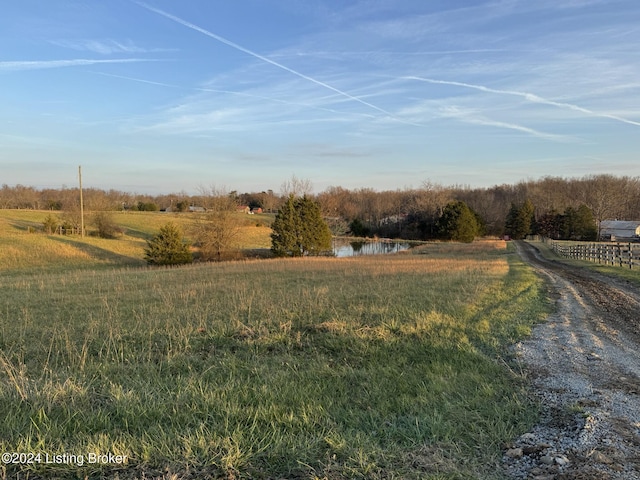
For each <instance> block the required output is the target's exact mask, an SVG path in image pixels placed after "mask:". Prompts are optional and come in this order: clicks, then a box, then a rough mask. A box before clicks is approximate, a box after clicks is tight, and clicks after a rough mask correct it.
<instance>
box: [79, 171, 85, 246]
mask: <svg viewBox="0 0 640 480" xmlns="http://www.w3.org/2000/svg"><path fill="white" fill-rule="evenodd" d="M78 180H79V182H80V236H81V237H84V203H83V201H82V165H78Z"/></svg>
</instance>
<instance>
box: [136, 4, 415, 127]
mask: <svg viewBox="0 0 640 480" xmlns="http://www.w3.org/2000/svg"><path fill="white" fill-rule="evenodd" d="M132 1H134V2H135V3H137V4H138V5H140V6H141V7H143V8H145V9H147V10H149V11H151V12H154V13H157V14H158V15H162V16H163V17H166V18H168V19H169V20H172V21H174V22H176V23H179V24H181V25H184V26H185V27H187V28H190V29H192V30H195V31H197V32H200V33H202V34H204V35H206V36H208V37H210V38H213V39H214V40H217V41H219V42H221V43H224V44H225V45H228V46H230V47H231V48H234V49H236V50H238V51H241V52H243V53H246V54H247V55H250V56H252V57H254V58H257V59H258V60H261V61H263V62H266V63H268V64H270V65H273V66H274V67H277V68H280V69H282V70H285V71H286V72H289V73H291V74H293V75H296V76H297V77H300V78H302V79H304V80H307V81H309V82H312V83H314V84H316V85H318V86H321V87H323V88H326V89H328V90H331V91H333V92H334V93H337V94H339V95H341V96H343V97H345V98H348V99H349V100H352V101H354V102H358V103H360V104H362V105H365V106H367V107H369V108H372V109H374V110H376V111H378V112H380V113H383V114H385V115H387V116H388V117H390V118H392V119H394V120H397V121H398V122H401V123H407V122H405V121H404V120H402V119H399V118H396V117H395V115H394V114H393V113H391V112H389V111H387V110H385V109H383V108H380V107H378V106H377V105H374V104H372V103H369V102H367V101H365V100H362V99H361V98H359V97H356V96H354V95H351V94H349V93H347V92H345V91H343V90H340V89H338V88H336V87H334V86H332V85H329V84H327V83H325V82H322V81H320V80H318V79H316V78H313V77H310V76H309V75H306V74H304V73H301V72H299V71H297V70H294V69H292V68H289V67H287V66H286V65H283V64H281V63H279V62H276V61H274V60H271V59H270V58H267V57H265V56H263V55H260V54H259V53H256V52H254V51H252V50H249V49H248V48H245V47H243V46H241V45H239V44H237V43H235V42H232V41H231V40H228V39H226V38H224V37H222V36H220V35H217V34H215V33H213V32H210V31H209V30H206V29H204V28H202V27H199V26H197V25H195V24H193V23H191V22H188V21H187V20H184V19H182V18H180V17H177V16H175V15H172V14H170V13H168V12H165V11H164V10H160V9H158V8H155V7H152V6H151V5H148V4H146V3H144V2H139V1H136V0H132Z"/></svg>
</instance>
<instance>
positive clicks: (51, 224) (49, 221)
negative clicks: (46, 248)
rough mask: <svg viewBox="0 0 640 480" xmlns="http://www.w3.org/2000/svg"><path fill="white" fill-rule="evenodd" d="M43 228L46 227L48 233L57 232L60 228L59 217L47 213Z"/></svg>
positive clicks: (45, 230) (45, 231)
mask: <svg viewBox="0 0 640 480" xmlns="http://www.w3.org/2000/svg"><path fill="white" fill-rule="evenodd" d="M42 228H43V229H44V233H46V234H48V235H51V234H52V233H55V231H56V229H57V228H58V219H57V218H56V217H54V216H53V215H51V214H49V215H47V216H46V217H45V218H44V221H43V222H42Z"/></svg>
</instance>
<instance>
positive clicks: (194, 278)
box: [0, 211, 549, 480]
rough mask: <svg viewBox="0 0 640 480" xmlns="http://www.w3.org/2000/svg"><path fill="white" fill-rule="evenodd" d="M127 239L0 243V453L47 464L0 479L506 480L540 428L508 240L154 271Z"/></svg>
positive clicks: (5, 467) (526, 285)
mask: <svg viewBox="0 0 640 480" xmlns="http://www.w3.org/2000/svg"><path fill="white" fill-rule="evenodd" d="M1 213H2V212H1V211H0V214H1ZM34 215H35V214H34ZM156 215H158V214H156ZM123 217H124V215H123ZM1 218H4V220H3V221H4V222H5V225H12V224H15V221H14V220H11V219H8V218H7V217H6V216H5V217H1ZM154 218H155V217H154ZM21 221H23V222H24V221H27V220H25V219H23V220H21ZM32 221H36V220H32ZM122 223H124V220H123V221H122ZM127 228H128V229H129V228H130V229H131V230H136V228H137V231H143V230H142V227H134V226H133V225H132V226H130V227H129V226H127ZM256 228H264V227H256ZM154 229H155V225H154V226H153V227H149V229H148V230H146V231H144V233H145V235H148V234H149V233H151V232H152V231H153V230H154ZM4 231H5V232H6V231H7V228H6V226H5V230H4ZM9 231H10V229H9ZM142 236H143V235H140V237H142ZM41 237H43V238H41ZM132 238H136V237H134V235H131V234H129V233H128V234H127V236H126V237H125V239H123V240H111V241H108V242H115V243H106V244H104V246H96V248H101V249H103V250H105V251H107V252H108V255H107V254H106V253H105V254H104V255H105V256H100V255H96V256H93V253H95V252H94V251H92V250H89V251H87V250H85V253H86V254H87V256H88V258H84V259H82V260H78V259H76V254H77V250H80V251H82V248H80V247H78V246H77V245H71V246H69V245H67V244H64V243H60V242H57V243H52V241H51V240H50V241H45V240H47V238H46V237H45V236H41V235H36V234H28V233H26V231H25V232H22V231H19V232H11V233H10V235H9V236H8V237H7V236H6V235H0V242H2V246H1V248H2V249H3V250H4V248H6V247H7V246H13V248H15V249H16V250H14V254H13V255H14V256H15V257H16V258H15V259H13V260H12V262H13V263H11V264H10V268H8V269H4V267H3V270H2V271H1V272H2V273H0V306H1V307H0V452H22V453H27V454H32V455H40V456H39V457H36V458H35V459H34V457H32V458H31V459H32V460H36V461H34V463H30V464H24V463H23V464H17V463H7V462H4V464H0V478H14V477H15V476H16V475H17V474H18V473H21V474H22V475H23V477H24V475H26V474H30V475H34V474H35V475H42V476H44V477H45V478H51V477H54V476H55V477H57V478H85V477H88V478H94V477H95V478H102V477H104V476H106V477H112V478H121V479H131V478H147V479H148V478H165V479H172V480H176V479H182V478H189V479H196V478H227V479H241V478H257V479H267V478H288V479H289V478H297V479H322V478H327V479H352V478H371V479H378V478H379V479H383V478H384V479H418V478H432V479H445V478H447V479H449V478H452V479H453V478H461V479H462V478H478V479H488V478H500V477H501V475H500V470H499V464H500V457H501V447H502V445H503V443H504V442H506V441H508V440H509V439H511V438H513V437H514V436H517V435H518V434H520V433H522V432H524V431H526V429H527V427H528V426H529V425H530V424H531V423H532V422H533V421H534V420H535V418H536V415H537V411H536V409H535V407H534V406H533V405H531V404H530V403H529V402H528V400H527V397H526V393H525V390H524V385H522V383H521V379H520V378H519V376H518V375H517V374H516V373H515V372H513V371H511V370H510V368H509V367H508V362H509V358H508V354H507V353H506V352H507V350H508V346H509V345H511V344H512V343H513V342H515V341H517V340H519V339H521V338H522V337H523V336H525V335H527V334H528V333H529V331H530V327H531V326H532V325H533V324H534V323H535V322H537V321H539V320H540V319H541V318H542V317H543V316H544V315H545V313H546V312H547V311H548V309H549V304H548V302H547V301H546V299H545V296H544V292H543V290H544V289H543V288H542V285H541V283H540V280H539V279H537V278H536V277H535V276H534V275H533V274H532V273H531V272H530V270H529V269H528V268H526V267H525V266H524V265H523V264H522V263H521V262H520V261H519V260H518V258H517V257H516V256H515V254H513V253H512V252H511V251H510V250H507V249H506V246H505V244H504V242H479V243H474V244H471V245H457V244H431V245H425V246H422V247H419V248H417V249H415V250H413V251H412V253H406V254H399V255H393V256H379V257H357V258H344V259H336V258H303V259H292V260H280V259H277V260H260V261H259V260H251V261H249V260H246V261H240V262H229V263H218V264H198V265H190V266H186V267H181V268H169V269H149V268H146V267H143V268H130V267H132V266H135V265H136V264H135V263H133V262H129V261H128V260H123V259H121V258H120V257H117V256H115V255H116V253H115V251H114V250H113V249H112V248H110V247H111V246H112V245H117V244H118V242H122V241H125V242H126V241H133V240H129V239H132ZM70 241H74V242H79V241H80V240H79V239H76V238H71V239H70ZM85 241H91V242H97V241H98V240H97V239H89V240H85ZM22 242H34V243H32V245H37V246H38V248H40V249H41V251H40V252H39V253H38V255H40V259H41V260H38V261H35V260H32V259H29V258H23V257H25V256H28V252H29V249H28V248H25V247H24V246H23V245H22V244H21V243H22ZM37 242H41V243H37ZM92 245H93V244H92ZM52 247H53V248H54V251H50V250H49V249H50V248H52ZM67 248H73V249H74V250H73V252H74V254H69V253H68V251H67V250H66V249H67ZM114 248H115V247H114ZM123 248H124V247H123ZM109 255H113V256H109ZM117 255H121V256H122V257H126V259H133V258H134V255H133V254H131V253H129V254H121V253H119V254H117ZM67 258H72V259H75V260H74V261H73V262H72V263H71V264H70V263H69V262H68V261H67ZM119 259H120V260H122V263H121V265H122V266H126V267H127V268H117V267H114V265H117V264H118V261H119ZM5 260H6V257H5V256H3V262H4V261H5ZM43 261H44V262H49V263H48V264H47V265H43V264H42V263H38V262H43ZM91 262H94V264H95V266H97V267H98V268H89V267H90V265H91ZM3 264H4V263H3ZM77 267H81V268H77ZM107 267H109V268H107ZM91 454H93V455H96V454H100V455H109V454H111V455H112V457H111V458H109V457H107V456H105V457H98V458H99V460H100V461H97V462H95V463H89V460H90V459H94V460H95V457H90V455H91ZM115 455H121V456H122V457H121V458H120V459H118V457H114V456H115ZM124 457H126V459H125V458H124ZM23 459H25V460H27V458H23ZM37 459H39V461H37ZM18 460H19V458H18ZM45 460H48V461H49V463H46V462H45ZM58 460H59V461H58ZM80 460H84V462H83V464H82V465H79V463H80ZM118 460H122V461H118Z"/></svg>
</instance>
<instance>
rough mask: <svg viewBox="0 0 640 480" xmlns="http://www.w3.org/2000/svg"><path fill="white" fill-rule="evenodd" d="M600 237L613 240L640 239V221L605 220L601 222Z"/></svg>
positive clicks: (628, 240) (631, 240)
mask: <svg viewBox="0 0 640 480" xmlns="http://www.w3.org/2000/svg"><path fill="white" fill-rule="evenodd" d="M600 239H601V240H605V241H607V240H610V241H612V242H633V241H635V242H637V241H640V221H628V220H603V221H601V222H600Z"/></svg>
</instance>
